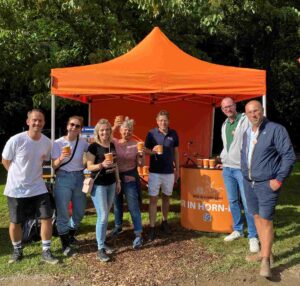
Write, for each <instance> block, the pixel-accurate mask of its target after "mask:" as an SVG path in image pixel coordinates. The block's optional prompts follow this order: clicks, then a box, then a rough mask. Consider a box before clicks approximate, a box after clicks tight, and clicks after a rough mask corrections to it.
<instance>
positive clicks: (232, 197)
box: [223, 167, 257, 238]
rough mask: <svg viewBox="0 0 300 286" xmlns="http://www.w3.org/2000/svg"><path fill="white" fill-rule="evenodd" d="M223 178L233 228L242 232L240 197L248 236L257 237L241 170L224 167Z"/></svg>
mask: <svg viewBox="0 0 300 286" xmlns="http://www.w3.org/2000/svg"><path fill="white" fill-rule="evenodd" d="M223 178H224V183H225V187H226V192H227V197H228V200H229V206H230V211H231V214H232V218H233V229H234V230H237V231H239V232H240V233H243V218H242V206H241V204H240V198H241V201H242V204H243V207H244V213H245V217H246V221H247V225H248V238H253V237H257V231H256V228H255V224H254V219H253V216H252V215H250V214H249V213H248V208H247V203H246V196H245V191H244V185H243V175H242V171H241V170H240V169H235V168H229V167H224V168H223Z"/></svg>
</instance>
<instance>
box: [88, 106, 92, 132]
mask: <svg viewBox="0 0 300 286" xmlns="http://www.w3.org/2000/svg"><path fill="white" fill-rule="evenodd" d="M91 118H92V104H91V103H89V110H88V125H89V126H91V121H92V120H91Z"/></svg>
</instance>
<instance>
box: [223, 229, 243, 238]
mask: <svg viewBox="0 0 300 286" xmlns="http://www.w3.org/2000/svg"><path fill="white" fill-rule="evenodd" d="M240 237H244V235H243V234H242V233H240V232H239V231H237V230H234V231H233V232H232V233H231V234H229V235H227V236H225V238H224V241H233V240H235V239H238V238H240Z"/></svg>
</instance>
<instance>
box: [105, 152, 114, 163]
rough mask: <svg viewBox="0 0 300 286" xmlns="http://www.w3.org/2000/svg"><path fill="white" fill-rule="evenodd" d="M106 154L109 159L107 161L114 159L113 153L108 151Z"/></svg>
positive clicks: (106, 158)
mask: <svg viewBox="0 0 300 286" xmlns="http://www.w3.org/2000/svg"><path fill="white" fill-rule="evenodd" d="M104 156H105V160H107V161H111V162H112V161H113V153H106V154H104Z"/></svg>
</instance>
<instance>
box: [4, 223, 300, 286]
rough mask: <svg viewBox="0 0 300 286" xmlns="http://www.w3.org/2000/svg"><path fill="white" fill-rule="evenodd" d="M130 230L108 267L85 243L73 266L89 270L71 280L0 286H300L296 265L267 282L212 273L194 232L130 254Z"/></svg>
mask: <svg viewBox="0 0 300 286" xmlns="http://www.w3.org/2000/svg"><path fill="white" fill-rule="evenodd" d="M131 235H132V234H131V232H130V231H126V232H124V233H123V234H121V235H120V237H119V239H118V240H117V241H115V242H114V244H115V245H116V247H117V252H116V254H115V255H114V256H113V259H112V261H111V262H109V263H106V264H105V263H104V264H103V263H100V262H99V261H98V260H96V257H95V251H96V249H95V242H94V240H90V241H89V240H85V241H84V242H83V243H82V246H81V248H80V254H79V255H78V256H77V257H76V258H74V259H76V263H85V264H87V265H88V268H87V269H88V271H86V272H85V273H77V274H75V275H74V276H73V277H64V276H57V277H49V276H40V275H34V276H21V275H20V276H14V277H9V278H0V285H1V286H2V285H3V286H4V285H5V286H27V285H28V286H40V285H43V286H68V285H70V286H71V285H72V286H77V285H78V286H79V285H85V286H90V285H91V286H94V285H95V286H96V285H101V286H106V285H109V286H113V285H116V286H136V285H139V286H159V285H163V286H175V285H178V286H179V285H180V286H184V285H187V286H198V285H207V286H210V285H211V286H218V285H220V286H221V285H222V286H227V285H228V286H229V285H230V286H232V285H239V286H242V285H250V286H251V285H253V286H254V285H259V286H260V285H262V286H268V285H279V286H281V285H286V286H299V285H300V265H296V266H293V267H291V268H283V267H276V268H275V269H274V278H273V279H272V281H269V280H266V279H263V278H261V277H259V276H258V275H257V272H258V271H257V270H251V271H245V270H239V269H235V270H233V271H232V272H230V273H226V274H214V275H212V274H211V273H210V271H209V265H210V264H211V263H213V262H214V261H216V260H217V259H219V258H218V257H217V256H213V255H211V254H209V253H208V252H207V251H206V250H205V248H203V247H201V246H200V245H199V243H198V242H197V240H196V239H195V238H196V236H197V234H196V233H195V232H192V231H186V230H184V231H183V230H182V229H181V228H178V229H176V230H175V231H174V234H173V235H172V237H170V238H166V237H159V238H158V239H157V240H155V241H154V242H153V243H146V244H145V245H144V247H143V248H142V249H141V250H139V251H135V250H133V249H132V248H131Z"/></svg>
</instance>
